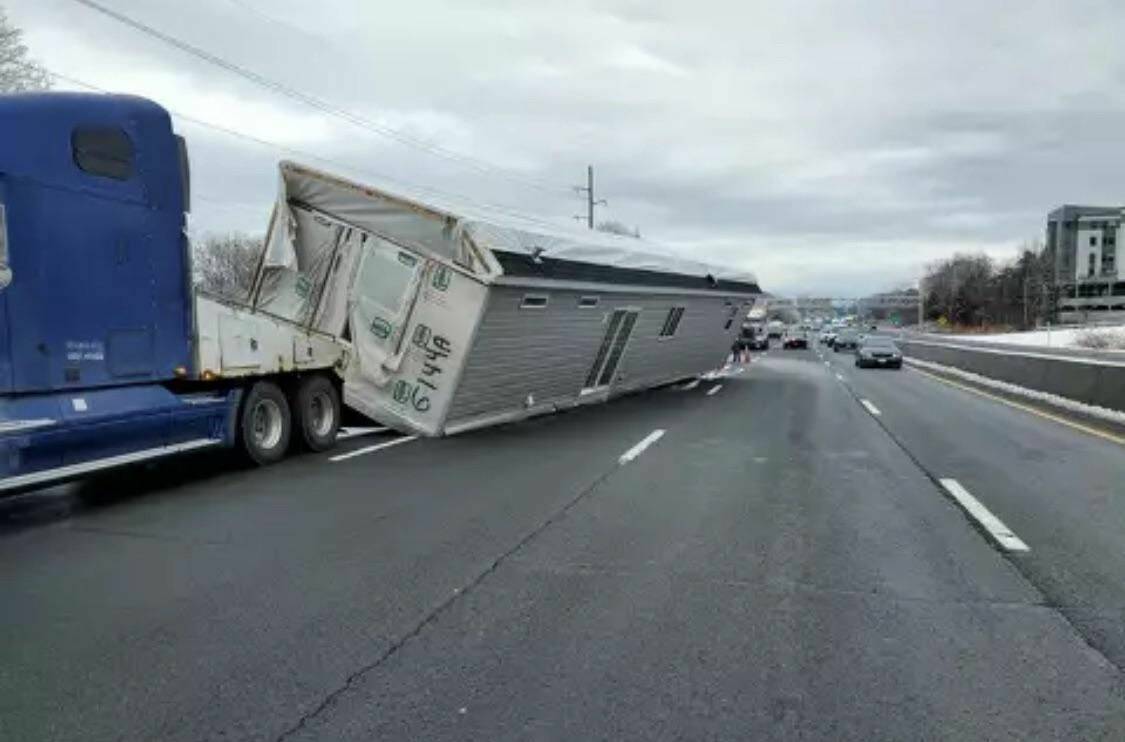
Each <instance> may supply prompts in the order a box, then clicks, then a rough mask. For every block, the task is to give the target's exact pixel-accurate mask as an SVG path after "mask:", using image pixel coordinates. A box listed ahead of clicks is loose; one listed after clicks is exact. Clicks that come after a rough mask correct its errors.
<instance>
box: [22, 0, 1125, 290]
mask: <svg viewBox="0 0 1125 742" xmlns="http://www.w3.org/2000/svg"><path fill="white" fill-rule="evenodd" d="M103 2H105V3H106V4H107V5H111V6H112V7H114V8H115V9H117V10H119V11H121V12H124V13H127V14H129V15H132V16H134V17H136V18H138V19H141V20H143V21H145V22H148V23H150V24H152V25H154V26H156V27H158V28H161V29H163V30H166V31H168V32H169V33H173V34H175V35H176V36H178V37H181V38H183V39H184V40H186V41H188V42H190V43H193V44H196V45H198V46H201V47H204V48H206V49H208V50H209V51H212V52H214V53H216V54H219V55H222V56H223V57H225V58H228V59H230V60H231V61H234V62H237V63H238V64H242V65H245V66H246V67H249V68H251V69H254V70H255V71H258V72H261V73H263V74H266V75H268V76H270V77H271V78H274V79H276V80H279V81H282V82H284V83H285V84H287V85H290V86H292V87H294V88H299V89H301V90H303V91H307V92H310V93H313V94H315V95H317V96H318V97H321V98H323V99H326V100H329V101H332V102H334V103H336V104H338V105H340V106H342V107H344V108H346V109H348V110H350V111H354V112H358V113H360V114H362V115H363V116H365V117H366V118H368V119H370V120H372V121H374V122H376V123H378V124H379V125H383V126H389V127H393V128H395V129H397V130H402V131H406V132H408V133H409V134H410V136H411V137H414V138H417V139H419V140H423V141H425V142H429V143H432V144H434V145H438V146H441V147H446V148H449V149H451V150H455V151H457V152H463V153H466V154H469V155H472V156H473V157H476V158H480V159H482V160H485V161H488V162H490V163H495V164H496V165H498V166H502V167H504V168H509V169H511V170H513V171H515V172H517V173H518V174H519V175H518V176H517V177H515V178H514V179H507V178H502V177H497V176H496V175H495V174H491V173H481V172H479V171H477V170H474V169H472V168H468V167H465V166H463V165H460V164H457V163H455V162H450V161H448V160H447V159H443V158H439V157H433V156H431V155H428V154H425V153H423V152H420V151H419V150H417V149H413V148H408V147H403V146H402V145H400V144H396V143H394V142H391V141H389V140H388V139H386V138H385V137H380V136H378V135H375V134H372V133H370V132H366V131H363V130H362V129H358V128H356V127H354V126H352V125H350V124H347V123H345V122H343V121H340V120H338V119H334V118H332V117H330V116H326V115H325V114H323V113H322V112H318V111H315V110H311V109H309V108H306V107H303V106H301V105H300V104H297V103H295V102H293V101H291V100H288V99H286V98H284V97H279V96H277V95H275V94H272V93H270V92H268V91H265V90H262V89H261V88H258V87H255V86H253V85H251V84H249V83H247V82H245V81H242V80H240V79H238V78H236V77H233V76H231V75H229V74H227V73H224V72H222V71H220V70H218V69H216V68H213V67H210V66H208V65H206V64H204V63H202V62H200V61H198V60H195V59H192V58H191V57H188V56H186V55H184V54H183V53H181V52H178V51H176V50H174V49H171V48H169V47H167V46H165V45H162V44H160V43H158V42H155V41H153V40H151V39H148V38H146V37H144V36H141V35H139V34H138V33H136V32H135V31H132V30H129V29H127V28H124V27H122V26H120V25H118V24H115V23H113V22H112V21H109V20H107V19H105V18H102V17H100V16H98V15H97V14H94V13H91V12H89V11H88V10H85V9H83V8H82V7H80V6H79V5H77V4H75V3H73V2H70V1H69V0H16V1H15V2H12V3H10V7H9V12H10V14H11V16H12V19H13V20H14V21H15V22H17V23H18V24H20V25H21V26H23V27H24V28H25V30H26V31H27V41H28V43H29V44H30V46H31V47H32V51H33V53H34V54H35V55H36V56H37V57H38V58H39V59H40V60H42V61H43V62H44V63H46V64H47V65H48V66H49V67H50V68H51V69H53V70H55V71H57V72H60V73H65V74H68V75H71V76H74V77H78V78H81V79H84V80H87V81H88V82H91V83H93V84H96V85H99V86H102V87H106V88H111V89H114V90H122V91H130V92H137V93H140V94H144V95H147V96H149V97H152V98H155V99H156V100H158V101H160V102H161V103H163V104H164V105H166V106H168V107H169V108H170V109H173V110H174V111H178V112H181V113H184V114H188V115H190V116H193V117H197V118H201V119H205V120H208V121H212V122H214V123H218V124H222V125H224V126H227V127H229V128H233V129H237V130H239V131H243V132H245V133H247V134H249V135H251V136H254V137H257V138H260V139H265V140H269V141H272V142H277V143H279V144H282V145H284V146H286V147H289V148H291V149H298V150H302V151H306V152H308V153H311V154H315V155H318V156H320V157H325V158H329V159H332V160H336V161H338V162H339V163H341V164H340V166H339V167H333V169H338V170H341V171H342V172H344V173H345V174H348V175H352V176H353V177H357V178H361V179H365V180H375V179H379V178H381V177H388V178H392V179H394V181H395V182H399V181H405V182H408V183H414V184H421V185H426V186H430V187H433V188H437V189H440V190H442V191H447V192H450V193H455V194H461V195H463V196H466V197H469V198H472V199H473V200H474V201H477V202H488V203H495V204H503V205H505V206H507V207H512V208H517V209H520V210H523V211H528V212H533V213H536V214H540V215H542V216H544V217H546V218H551V219H558V220H562V221H564V222H566V221H569V218H570V216H571V215H572V214H576V213H578V212H579V210H580V209H581V204H580V203H579V201H578V200H577V199H576V198H575V197H574V196H573V194H571V193H569V192H568V187H569V186H570V185H571V184H573V183H577V182H579V181H580V180H581V178H582V177H583V174H584V168H585V165H586V164H587V163H588V162H592V163H594V164H596V166H597V168H598V174H599V182H600V184H601V187H602V195H605V196H606V197H607V198H609V200H610V206H609V208H608V209H607V210H606V211H605V216H607V217H611V218H614V219H619V220H621V221H624V222H626V223H629V224H636V225H639V226H640V227H641V229H642V231H643V232H644V233H645V235H646V236H648V237H650V238H652V239H655V240H657V241H664V242H667V243H669V244H670V245H673V246H675V247H676V248H677V249H680V250H683V251H685V252H690V253H693V254H696V255H698V256H701V257H710V258H715V259H721V260H726V261H730V262H736V263H738V264H739V265H742V266H747V267H751V268H754V269H755V270H757V272H758V273H759V275H760V278H761V280H762V282H763V285H764V286H766V287H767V288H770V289H772V290H777V291H783V292H794V293H795V292H800V291H809V292H814V293H821V292H827V291H831V292H833V293H837V294H844V295H849V294H850V295H854V294H862V293H866V292H870V291H875V290H881V289H884V288H887V287H889V286H892V285H898V284H904V283H908V282H909V281H911V280H913V279H914V278H915V277H916V276H917V274H918V272H919V271H920V270H921V267H922V266H923V265H924V264H925V263H926V262H928V261H930V260H933V259H934V258H936V257H938V256H940V255H942V254H948V253H951V252H954V251H978V250H981V251H986V252H988V253H989V254H992V255H996V256H998V257H1003V256H1006V255H1010V254H1014V252H1015V250H1016V247H1017V245H1018V244H1019V243H1020V242H1021V241H1023V240H1025V239H1028V238H1032V237H1035V236H1037V235H1039V234H1040V233H1041V232H1042V228H1043V221H1044V215H1045V213H1046V211H1047V210H1048V209H1050V208H1051V207H1052V206H1054V205H1056V204H1058V203H1061V202H1064V201H1066V202H1084V201H1089V202H1095V203H1102V202H1107V203H1116V202H1119V201H1120V200H1121V193H1122V189H1121V185H1120V184H1121V181H1122V177H1123V172H1122V166H1121V163H1122V162H1123V161H1125V158H1123V157H1122V149H1123V145H1122V144H1121V137H1120V132H1121V131H1122V130H1125V129H1123V125H1125V48H1123V47H1122V45H1121V44H1120V40H1119V38H1117V37H1118V35H1119V29H1120V28H1122V27H1123V22H1125V6H1121V4H1120V3H1119V2H1115V1H1113V0H1105V1H1097V0H1092V1H1089V2H1082V3H1058V2H1053V1H1052V2H1048V1H1047V0H1029V1H1028V2H1023V3H1020V4H1018V5H1017V6H1011V5H1004V6H1001V5H1000V4H990V3H980V2H975V1H974V0H944V1H942V2H938V1H937V0H926V1H924V2H916V3H915V2H911V3H902V2H900V1H899V0H864V1H863V2H857V3H848V4H843V3H838V2H832V1H830V0H823V1H819V2H806V1H800V2H792V3H773V4H769V5H768V6H763V5H761V4H749V3H743V2H735V1H732V2H717V1H712V0H699V1H697V2H694V3H691V4H688V5H684V4H683V3H670V2H669V3H663V2H657V1H656V0H612V1H611V0H599V1H597V2H595V1H594V0H588V1H587V2H575V3H527V2H517V1H515V0H489V1H487V2H462V1H461V0H418V1H416V2H412V3H409V4H394V5H391V4H389V3H372V2H362V1H360V0H321V2H318V3H317V4H316V8H315V12H313V13H311V14H310V11H309V5H308V4H307V3H305V2H301V1H300V0H271V1H269V2H267V0H198V1H197V2H192V3H169V4H154V3H151V2H145V1H144V0H103ZM177 126H178V127H179V128H180V129H181V130H183V132H184V133H185V134H187V135H188V137H189V142H190V146H191V151H192V157H193V164H194V171H195V176H196V180H195V183H196V186H197V189H198V194H199V198H198V199H197V202H196V209H195V213H194V214H193V221H192V223H193V228H194V229H196V230H199V231H206V230H224V229H231V228H238V229H244V230H259V231H260V230H261V229H263V228H264V226H265V220H266V218H267V215H268V209H269V206H270V202H271V200H272V197H273V188H274V186H275V177H274V170H273V168H274V165H275V163H276V161H277V160H278V159H279V158H280V157H285V156H289V157H295V158H296V159H308V158H307V157H303V156H296V155H293V154H288V155H287V154H285V153H282V152H279V151H278V150H276V149H274V148H270V147H263V146H261V145H259V144H254V143H252V142H249V141H246V140H240V139H237V138H232V137H230V136H228V135H224V134H220V133H218V132H215V131H213V130H209V129H207V128H204V127H200V126H198V125H196V124H193V123H190V122H189V121H186V120H183V119H178V120H177ZM314 164H315V163H314ZM323 166H325V167H330V166H327V165H323ZM526 180H534V181H535V183H536V185H537V187H528V186H527V184H526Z"/></svg>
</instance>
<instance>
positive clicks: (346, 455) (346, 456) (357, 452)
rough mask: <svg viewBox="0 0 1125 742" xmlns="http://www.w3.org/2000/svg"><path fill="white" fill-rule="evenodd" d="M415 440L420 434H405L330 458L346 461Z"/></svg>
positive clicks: (334, 460) (331, 459)
mask: <svg viewBox="0 0 1125 742" xmlns="http://www.w3.org/2000/svg"><path fill="white" fill-rule="evenodd" d="M414 440H418V436H416V435H408V436H404V437H402V438H395V439H394V440H393V441H386V442H384V443H376V444H375V445H373V446H365V447H363V448H357V449H356V450H354V451H348V452H347V453H342V454H340V455H339V456H333V457H331V458H330V459H328V460H329V461H332V462H336V461H346V460H348V459H351V458H354V457H356V456H363V455H364V454H366V453H374V452H375V451H380V450H382V449H384V448H390V447H391V446H397V445H399V444H400V443H409V442H410V441H414Z"/></svg>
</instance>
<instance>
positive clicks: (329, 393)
mask: <svg viewBox="0 0 1125 742" xmlns="http://www.w3.org/2000/svg"><path fill="white" fill-rule="evenodd" d="M293 408H294V412H295V413H296V416H297V422H296V429H297V433H298V435H297V439H298V440H299V441H300V442H301V443H302V444H303V445H304V447H305V448H307V449H309V450H310V451H327V450H328V449H330V448H332V447H333V446H335V445H336V434H337V433H338V432H339V431H340V393H339V392H338V391H336V386H335V385H334V384H333V383H332V382H331V381H329V380H328V379H327V378H325V377H324V376H320V375H316V376H308V377H305V378H304V379H301V381H300V383H299V384H298V385H297V394H296V395H295V397H294V405H293Z"/></svg>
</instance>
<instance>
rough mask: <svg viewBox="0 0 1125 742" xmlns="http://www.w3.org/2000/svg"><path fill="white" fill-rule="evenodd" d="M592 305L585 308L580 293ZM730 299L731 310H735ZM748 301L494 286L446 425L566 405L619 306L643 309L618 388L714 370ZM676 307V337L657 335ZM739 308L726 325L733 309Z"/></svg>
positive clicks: (578, 387) (576, 394) (575, 393)
mask: <svg viewBox="0 0 1125 742" xmlns="http://www.w3.org/2000/svg"><path fill="white" fill-rule="evenodd" d="M529 294H531V295H546V296H548V297H549V300H548V304H547V306H546V307H544V308H536V309H520V302H521V301H522V299H523V297H524V296H525V295H529ZM595 295H596V296H598V297H599V299H600V301H599V304H598V306H597V307H595V308H580V307H579V306H578V303H579V299H580V298H581V297H583V296H595ZM728 301H730V302H732V303H733V306H732V305H730V304H728V303H727V302H728ZM748 301H749V299H748V298H747V297H745V296H738V297H735V296H731V297H727V296H723V295H718V296H698V295H680V296H677V295H635V294H624V293H612V292H597V291H576V290H562V289H551V290H547V289H541V288H534V289H531V288H528V289H525V288H517V287H498V286H493V287H492V288H491V289H489V296H488V302H487V306H486V308H485V311H484V316H483V317H482V318H481V322H480V325H479V327H478V329H477V335H476V338H475V340H474V341H473V347H472V350H471V351H470V353H469V357H468V358H467V359H466V361H465V366H464V370H463V372H462V376H461V380H460V383H459V384H458V389H457V392H456V395H455V397H454V399H453V404H452V406H451V408H450V413H449V415H448V417H447V419H446V423H447V424H456V423H459V422H464V421H468V420H473V419H476V418H481V417H485V416H492V415H498V414H501V413H505V412H518V411H520V410H523V409H524V408H525V406H526V400H527V398H528V395H531V396H532V397H533V398H534V405H535V406H536V407H540V406H542V405H545V404H556V405H560V406H566V405H570V404H574V403H576V402H577V401H578V399H579V393H580V391H581V390H582V387H583V384H584V383H585V380H586V376H587V374H588V373H589V372H590V367H591V364H592V363H593V362H594V358H595V356H596V355H597V352H598V349H599V347H600V346H601V343H602V339H603V336H604V335H605V332H606V327H607V325H608V318H609V317H610V315H611V314H612V313H613V311H614V310H615V309H621V308H636V309H639V310H640V313H639V315H638V316H637V321H636V325H635V326H634V328H633V332H632V335H631V336H630V340H629V344H628V345H627V346H626V348H625V352H624V355H623V357H622V360H621V363H620V365H619V366H618V376H619V377H623V378H622V379H621V380H620V381H618V382H616V383H614V384H613V385H612V387H611V393H612V392H618V391H624V390H629V389H636V388H641V387H645V386H652V385H654V384H658V383H662V382H667V381H673V380H675V379H680V378H684V377H687V376H692V375H695V374H699V373H702V372H705V371H708V370H710V369H713V368H715V367H717V366H719V365H720V364H722V362H723V360H724V359H725V358H726V355H727V353H728V352H729V351H730V347H731V343H732V342H733V339H734V336H735V335H736V334H737V332H738V329H739V325H740V321H741V318H742V316H744V315H745V312H746V307H744V306H743V304H744V303H745V302H748ZM675 306H682V307H684V308H685V310H684V313H683V316H682V318H681V319H680V323H679V326H678V328H677V330H676V333H675V334H674V335H673V336H672V337H667V338H660V337H659V334H660V331H661V328H662V327H663V326H664V322H665V320H666V319H667V317H668V311H669V310H670V309H671V308H672V307H675ZM735 307H737V308H738V309H739V311H738V312H737V313H736V315H735V317H734V321H733V322H732V324H731V327H730V328H725V327H724V326H725V324H726V322H727V319H728V317H729V316H730V314H731V310H732V308H735Z"/></svg>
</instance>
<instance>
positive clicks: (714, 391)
mask: <svg viewBox="0 0 1125 742" xmlns="http://www.w3.org/2000/svg"><path fill="white" fill-rule="evenodd" d="M722 388H723V385H722V384H716V385H715V386H713V387H711V388H710V389H708V390H707V396H708V397H713V396H714V395H716V394H718V392H719V390H720V389H722Z"/></svg>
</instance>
